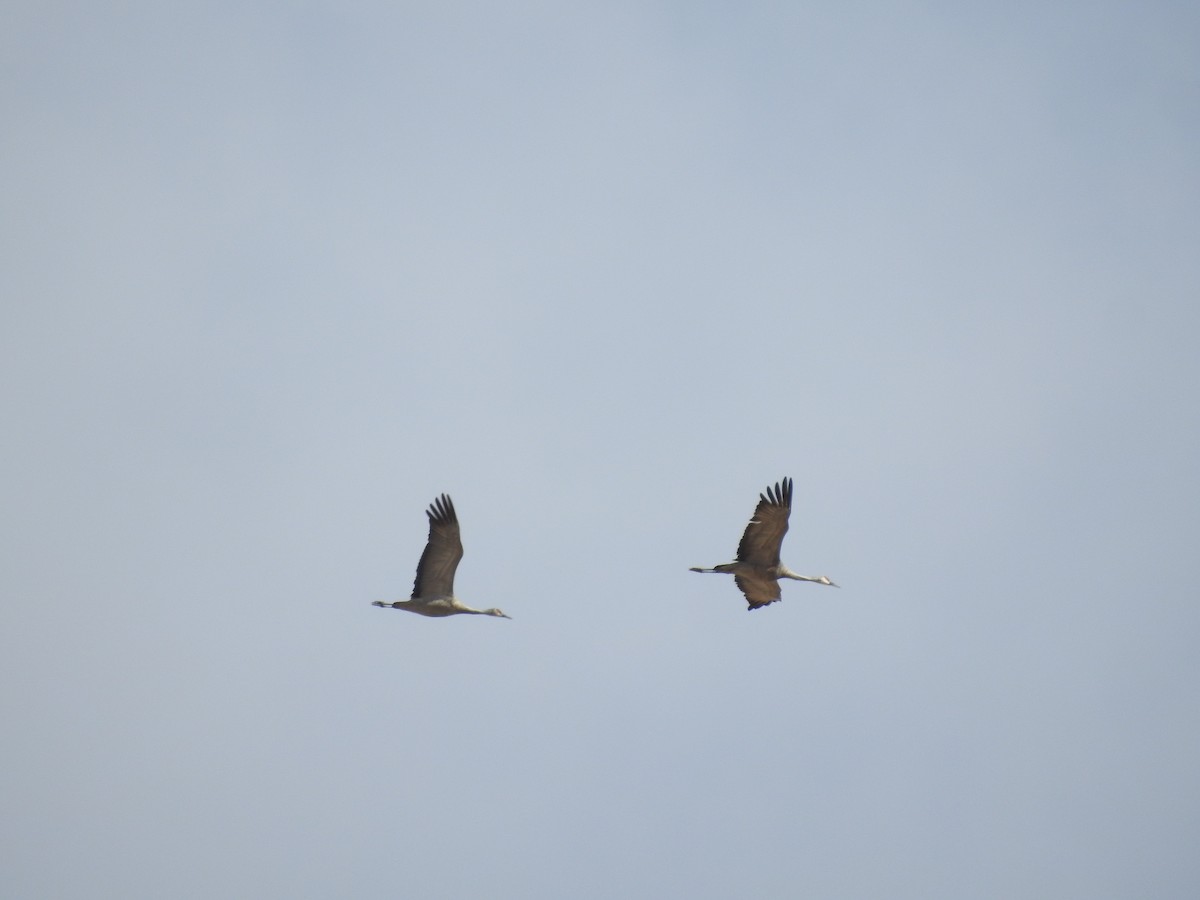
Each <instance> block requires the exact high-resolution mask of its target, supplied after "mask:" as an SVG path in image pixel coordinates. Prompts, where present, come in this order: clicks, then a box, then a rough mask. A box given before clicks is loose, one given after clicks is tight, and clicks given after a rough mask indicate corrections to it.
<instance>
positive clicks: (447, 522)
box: [412, 494, 463, 600]
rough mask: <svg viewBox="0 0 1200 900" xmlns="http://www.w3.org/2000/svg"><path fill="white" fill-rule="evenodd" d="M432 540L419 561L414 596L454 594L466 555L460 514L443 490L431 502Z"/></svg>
mask: <svg viewBox="0 0 1200 900" xmlns="http://www.w3.org/2000/svg"><path fill="white" fill-rule="evenodd" d="M425 515H427V516H429V540H428V541H427V542H426V544H425V550H424V551H423V552H422V553H421V561H420V562H419V563H417V580H416V581H414V582H413V592H412V599H414V600H416V599H417V598H420V597H425V598H435V597H452V596H454V572H455V570H456V569H458V561H459V560H460V559H462V555H463V548H462V539H461V538H460V537H459V534H458V515H457V513H455V512H454V504H453V503H452V502H451V501H450V498H449V497H448V496H447V495H445V494H442V496H440V497H438V498H437V499H436V500H434V501H433V503H431V504H430V505H429V509H428V511H427V512H426V513H425Z"/></svg>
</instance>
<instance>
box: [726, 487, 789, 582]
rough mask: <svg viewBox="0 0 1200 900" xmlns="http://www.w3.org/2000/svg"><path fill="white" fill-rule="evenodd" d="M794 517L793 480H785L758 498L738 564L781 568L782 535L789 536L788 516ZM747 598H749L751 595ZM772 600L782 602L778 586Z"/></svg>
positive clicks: (738, 555) (743, 534) (744, 534)
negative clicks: (779, 566)
mask: <svg viewBox="0 0 1200 900" xmlns="http://www.w3.org/2000/svg"><path fill="white" fill-rule="evenodd" d="M791 514H792V479H790V478H785V479H783V481H782V482H780V483H778V484H776V485H775V487H774V489H772V488H770V487H768V488H767V493H766V494H765V495H764V494H759V495H758V506H757V507H755V509H754V518H753V519H751V520H750V524H749V525H747V526H746V530H745V531H744V532H742V542H741V543H740V544H738V552H737V558H738V562H744V563H750V564H751V565H754V566H777V565H779V548H780V547H781V546H783V536H784V535H785V534H787V530H788V516H790V515H791ZM746 596H747V597H749V594H747V595H746ZM772 599H773V600H778V599H779V586H778V585H776V586H775V596H774V597H772ZM767 602H768V603H770V602H771V601H770V600H768V601H767Z"/></svg>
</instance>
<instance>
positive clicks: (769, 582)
mask: <svg viewBox="0 0 1200 900" xmlns="http://www.w3.org/2000/svg"><path fill="white" fill-rule="evenodd" d="M733 582H734V584H736V585H737V586H738V590H740V591H741V592H742V593H743V594H745V595H746V602H747V603H749V604H750V606H749V608H750V609H758V608H759V607H762V606H766V605H767V604H768V603H774V602H775V601H776V600H778V599H779V598H780V597H781V596H782V594H781V593H780V590H779V582H778V581H774V580H773V579H770V578H767V577H765V576H762V575H758V574H756V573H750V572H739V573H738V574H737V575H734V576H733Z"/></svg>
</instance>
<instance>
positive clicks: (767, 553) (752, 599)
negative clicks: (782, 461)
mask: <svg viewBox="0 0 1200 900" xmlns="http://www.w3.org/2000/svg"><path fill="white" fill-rule="evenodd" d="M791 514H792V479H790V478H785V479H783V481H782V482H779V483H776V485H775V487H774V488H771V487H770V486H769V485H768V486H767V492H766V494H759V495H758V506H757V507H755V509H754V518H752V519H751V520H750V524H749V525H747V526H746V530H745V532H743V533H742V542H741V543H740V544H738V551H737V560H736V561H735V562H730V563H721V565H719V566H716V567H715V568H712V569H701V568H699V567H698V566H693V567H692V568H691V569H690V570H689V571H692V572H722V573H725V574H727V575H732V576H733V581H734V583H735V584H736V585H737V586H738V589H739V590H741V592H742V593H743V594H745V595H746V601H747V602H748V603H749V604H750V606H749V608H750V609H758V608H759V607H762V606H767V605H768V604H770V603H774V602H775V601H776V600H779V599H780V598H781V592H780V590H779V579H780V578H792V579H794V580H796V581H813V582H816V583H817V584H827V585H829V586H830V587H837V585H836V584H834V583H833V582H832V581H830V580H829V579H828V578H826V577H825V576H824V575H817V576H813V575H797V574H796V573H795V572H793V571H792V570H791V569H789V568H788V567H787V566H785V565H784V564H783V563H781V562H780V561H779V548H780V547H782V546H783V536H784V535H785V534H787V530H788V516H790V515H791Z"/></svg>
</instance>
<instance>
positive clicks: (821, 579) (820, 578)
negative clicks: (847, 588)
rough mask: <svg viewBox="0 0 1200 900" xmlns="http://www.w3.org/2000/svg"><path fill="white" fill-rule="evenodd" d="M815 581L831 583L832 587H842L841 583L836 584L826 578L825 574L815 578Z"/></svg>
mask: <svg viewBox="0 0 1200 900" xmlns="http://www.w3.org/2000/svg"><path fill="white" fill-rule="evenodd" d="M814 581H816V582H817V584H827V585H829V586H830V587H840V585H836V584H834V583H833V582H832V581H830V580H829V579H828V578H826V577H825V576H824V575H820V576H818V577H817V578H815V579H814Z"/></svg>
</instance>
